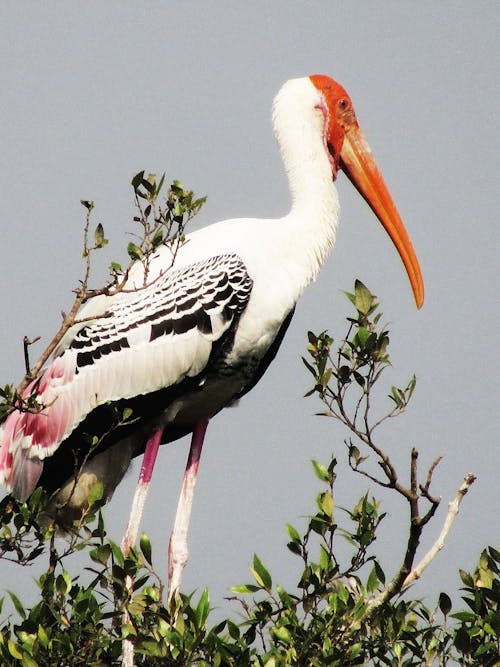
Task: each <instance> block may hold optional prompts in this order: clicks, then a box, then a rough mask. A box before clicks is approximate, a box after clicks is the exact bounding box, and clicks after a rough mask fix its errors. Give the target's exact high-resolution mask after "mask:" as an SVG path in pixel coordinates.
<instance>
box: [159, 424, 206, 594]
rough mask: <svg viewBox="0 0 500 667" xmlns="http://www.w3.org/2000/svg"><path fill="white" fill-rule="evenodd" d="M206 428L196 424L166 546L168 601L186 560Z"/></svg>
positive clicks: (174, 590)
mask: <svg viewBox="0 0 500 667" xmlns="http://www.w3.org/2000/svg"><path fill="white" fill-rule="evenodd" d="M207 426H208V419H204V420H203V421H201V422H199V423H198V424H196V426H195V428H194V431H193V437H192V439H191V448H190V450H189V456H188V460H187V464H186V471H185V473H184V479H183V482H182V489H181V495H180V497H179V503H178V505H177V512H176V515H175V521H174V528H173V530H172V534H171V536H170V542H169V545H168V600H169V601H170V600H171V599H172V597H174V596H175V594H176V593H177V591H178V590H179V588H180V585H181V578H182V571H183V570H184V567H185V566H186V563H187V560H188V555H189V551H188V546H187V533H188V528H189V519H190V518H191V507H192V505H193V496H194V487H195V485H196V476H197V474H198V466H199V464H200V456H201V450H202V448H203V441H204V439H205V433H206V430H207Z"/></svg>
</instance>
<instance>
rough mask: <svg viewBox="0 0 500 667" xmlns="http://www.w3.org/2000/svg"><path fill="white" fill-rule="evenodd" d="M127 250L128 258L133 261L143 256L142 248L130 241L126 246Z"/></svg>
mask: <svg viewBox="0 0 500 667" xmlns="http://www.w3.org/2000/svg"><path fill="white" fill-rule="evenodd" d="M127 252H128V256H129V257H130V259H131V260H132V261H134V262H135V261H136V260H138V259H142V257H143V252H142V250H141V249H140V248H139V246H137V245H136V244H135V243H132V241H131V242H130V243H129V244H128V246H127Z"/></svg>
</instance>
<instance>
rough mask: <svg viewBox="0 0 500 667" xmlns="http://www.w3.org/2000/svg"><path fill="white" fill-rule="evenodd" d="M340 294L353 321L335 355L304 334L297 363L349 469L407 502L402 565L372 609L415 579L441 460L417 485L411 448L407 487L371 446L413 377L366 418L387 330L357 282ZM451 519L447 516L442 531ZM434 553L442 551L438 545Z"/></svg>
mask: <svg viewBox="0 0 500 667" xmlns="http://www.w3.org/2000/svg"><path fill="white" fill-rule="evenodd" d="M346 294H347V297H348V299H349V301H350V302H351V303H352V304H353V306H354V308H355V311H356V313H355V316H353V317H348V318H347V321H348V330H347V334H346V336H345V337H344V339H343V340H342V341H341V342H340V344H339V345H338V347H337V349H336V351H333V350H332V348H333V344H334V341H333V339H332V338H330V336H329V335H328V334H327V333H326V332H322V333H320V334H319V335H315V334H313V333H312V332H309V334H308V338H309V345H308V352H309V355H310V356H311V357H312V363H311V362H310V361H308V360H307V359H303V362H304V364H305V366H306V368H307V369H308V370H309V372H310V373H311V374H312V375H313V377H314V386H313V387H312V389H311V390H310V391H309V392H308V393H307V394H306V395H311V394H314V393H315V394H317V395H319V397H320V399H321V401H322V402H323V403H324V405H325V406H326V408H327V409H326V411H324V412H323V413H321V414H323V415H326V416H329V417H333V418H334V419H336V420H338V421H340V422H341V423H342V424H344V426H346V427H347V429H348V430H349V431H350V433H351V434H352V435H351V436H350V437H349V438H348V439H347V440H346V441H345V444H346V447H347V458H348V464H349V466H350V468H351V469H352V470H353V471H354V472H356V473H358V474H360V475H362V476H364V477H366V478H367V479H369V480H370V481H371V482H373V483H375V484H376V485H378V486H381V487H383V488H387V489H394V490H395V491H396V492H397V493H398V494H399V495H401V496H402V497H403V498H404V499H405V500H406V501H407V503H408V507H409V533H408V539H407V544H406V551H405V554H404V557H403V562H402V564H401V566H400V568H399V570H398V572H397V573H396V575H395V576H394V578H393V580H392V581H391V582H390V584H388V585H387V587H386V588H385V589H384V591H383V592H382V593H381V594H380V595H379V596H378V597H377V598H376V599H375V600H373V601H372V602H371V603H370V608H371V609H374V608H375V607H376V606H378V605H382V604H383V603H384V602H386V601H387V600H388V599H391V598H392V597H394V596H396V595H398V594H399V593H401V591H402V590H403V589H404V588H405V587H406V586H408V585H409V583H410V582H411V581H413V579H414V578H416V577H417V576H419V574H418V572H419V570H416V571H414V574H413V575H411V572H412V567H413V564H414V561H415V557H416V553H417V549H418V546H419V543H420V539H421V536H422V532H423V529H424V527H425V526H426V525H427V524H428V523H429V521H430V520H431V519H432V517H433V516H434V515H435V513H436V510H437V508H438V506H439V504H440V498H438V497H436V496H435V495H433V494H432V493H431V490H430V487H431V482H432V477H433V473H434V471H435V469H436V466H437V465H438V464H439V462H440V460H441V458H440V457H439V458H437V459H435V460H434V461H433V462H432V464H431V466H430V467H429V469H428V471H427V473H426V476H425V480H424V481H423V482H421V481H419V473H418V451H417V450H416V449H415V448H413V449H412V450H411V456H410V470H409V480H410V483H409V485H405V484H404V483H402V482H401V481H400V476H399V474H398V471H397V469H396V467H395V465H394V463H393V462H392V460H391V458H390V456H389V455H388V453H387V452H386V451H384V449H383V448H382V447H381V446H380V445H379V444H378V442H377V441H376V439H375V432H376V431H377V429H378V428H379V427H380V425H381V424H382V423H384V422H385V421H386V420H388V419H391V418H394V417H396V416H398V415H400V414H402V413H403V412H404V411H405V410H406V408H407V406H408V403H409V401H410V399H411V397H412V395H413V392H414V390H415V386H416V377H415V375H413V376H412V377H411V379H410V380H409V382H408V383H407V384H406V385H405V386H404V387H402V388H400V387H396V386H392V387H391V390H390V393H389V396H388V398H389V400H390V402H391V404H392V406H391V407H390V409H389V410H388V411H387V412H386V413H385V414H383V415H382V416H377V417H372V413H373V407H372V399H373V395H374V388H375V385H376V383H377V382H379V381H380V379H381V377H382V374H383V373H384V371H385V370H386V369H387V367H388V366H390V359H389V355H388V352H387V350H388V346H389V331H388V330H387V327H386V326H384V325H382V324H381V316H382V313H380V312H377V310H378V307H379V304H378V301H377V298H376V297H375V296H374V295H373V294H372V293H371V292H370V291H369V290H368V288H367V287H365V285H363V283H361V282H360V281H359V280H357V281H356V282H355V286H354V292H353V293H346ZM363 448H364V450H363V453H362V449H363ZM370 454H371V455H374V456H375V461H376V464H377V466H378V470H379V471H380V472H381V474H380V473H379V474H375V473H373V472H372V471H370V470H369V469H367V467H366V465H367V462H368V460H369V458H370ZM473 482H474V476H473V475H468V476H467V477H466V478H465V480H464V483H463V485H462V487H461V490H460V491H459V497H460V500H461V498H463V496H464V495H465V493H466V492H467V490H468V488H469V487H470V485H471V484H472V483H473ZM422 501H425V502H427V505H428V506H427V508H426V510H424V511H422V510H421V503H422ZM457 511H458V510H457ZM455 514H456V513H455ZM453 516H454V515H452V514H449V517H448V519H447V525H448V528H447V530H449V527H450V526H451V521H452V520H453V519H452V517H453ZM446 534H447V533H446ZM439 548H442V545H441V547H439ZM438 550H439V549H438V548H436V549H433V550H431V552H430V555H428V557H427V558H426V559H425V560H424V561H423V562H422V563H421V565H420V566H419V567H420V568H421V569H423V567H426V566H427V564H428V563H429V562H430V559H432V558H433V557H434V556H435V554H436V553H437V551H438Z"/></svg>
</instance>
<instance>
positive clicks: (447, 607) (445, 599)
mask: <svg viewBox="0 0 500 667" xmlns="http://www.w3.org/2000/svg"><path fill="white" fill-rule="evenodd" d="M439 608H440V609H441V612H442V613H443V614H444V615H445V616H448V614H449V613H450V611H451V599H450V596H449V595H447V594H446V593H440V594H439Z"/></svg>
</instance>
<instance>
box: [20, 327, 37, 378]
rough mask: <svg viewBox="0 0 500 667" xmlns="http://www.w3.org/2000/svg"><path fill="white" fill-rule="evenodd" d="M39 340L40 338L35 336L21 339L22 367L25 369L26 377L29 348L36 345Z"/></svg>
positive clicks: (27, 373) (28, 370)
mask: <svg viewBox="0 0 500 667" xmlns="http://www.w3.org/2000/svg"><path fill="white" fill-rule="evenodd" d="M39 340H40V336H36V337H35V338H28V336H25V337H24V338H23V348H24V367H25V369H26V375H29V373H30V357H29V346H30V345H33V344H34V343H36V342H37V341H39Z"/></svg>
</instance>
